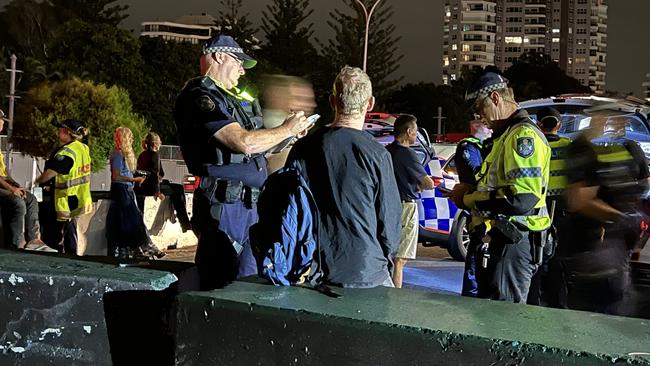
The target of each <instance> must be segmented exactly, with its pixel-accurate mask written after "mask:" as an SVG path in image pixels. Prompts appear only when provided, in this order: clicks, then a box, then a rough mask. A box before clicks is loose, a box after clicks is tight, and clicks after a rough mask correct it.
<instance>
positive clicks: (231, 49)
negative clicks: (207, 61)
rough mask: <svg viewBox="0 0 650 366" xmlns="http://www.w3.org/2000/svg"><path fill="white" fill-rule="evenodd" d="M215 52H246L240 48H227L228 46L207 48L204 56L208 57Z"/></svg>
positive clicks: (204, 50)
mask: <svg viewBox="0 0 650 366" xmlns="http://www.w3.org/2000/svg"><path fill="white" fill-rule="evenodd" d="M215 52H231V53H244V50H243V49H241V48H240V47H226V46H216V47H207V48H204V49H203V54H204V55H207V54H209V53H215Z"/></svg>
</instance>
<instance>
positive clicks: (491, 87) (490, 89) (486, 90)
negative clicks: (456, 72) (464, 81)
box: [465, 82, 508, 100]
mask: <svg viewBox="0 0 650 366" xmlns="http://www.w3.org/2000/svg"><path fill="white" fill-rule="evenodd" d="M507 87H508V83H506V82H503V83H496V84H492V85H488V86H484V87H482V88H481V89H479V90H477V91H475V92H474V93H470V94H467V96H466V97H465V100H472V99H476V98H478V97H479V96H481V95H484V94H489V93H491V92H493V91H495V90H499V89H505V88H507Z"/></svg>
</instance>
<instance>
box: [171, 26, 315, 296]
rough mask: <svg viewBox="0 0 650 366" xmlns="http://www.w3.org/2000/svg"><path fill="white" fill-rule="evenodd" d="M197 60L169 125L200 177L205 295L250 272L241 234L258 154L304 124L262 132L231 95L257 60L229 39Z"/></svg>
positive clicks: (249, 214) (198, 227) (297, 119)
mask: <svg viewBox="0 0 650 366" xmlns="http://www.w3.org/2000/svg"><path fill="white" fill-rule="evenodd" d="M200 61H201V75H202V76H201V77H197V78H194V79H191V80H190V81H188V82H187V84H186V85H185V87H184V88H183V90H182V91H181V93H180V95H179V96H178V99H177V100H176V108H175V110H174V118H175V120H176V126H177V128H178V134H179V142H180V147H181V151H182V153H183V157H184V159H185V162H186V164H187V167H188V169H189V171H190V173H192V174H194V175H197V176H199V177H200V184H199V188H198V189H197V190H196V191H195V192H194V206H193V212H194V214H193V217H192V229H193V230H194V232H195V233H196V235H197V237H198V239H199V242H198V248H197V252H196V258H195V262H196V264H197V267H198V270H199V275H200V278H201V287H202V288H203V289H210V288H216V287H222V286H224V285H226V284H228V283H229V282H231V281H233V280H234V279H235V278H237V276H240V277H242V276H248V275H252V274H256V273H257V266H256V264H255V258H254V257H253V254H252V251H251V248H250V243H249V240H248V229H249V227H250V226H251V225H252V224H253V223H255V222H256V221H257V212H256V210H255V202H256V199H257V195H258V193H259V188H260V187H261V186H262V184H263V183H264V181H265V179H266V176H267V171H266V164H267V163H266V158H265V157H264V153H265V152H266V151H267V150H269V149H271V148H273V147H274V146H275V145H277V144H279V143H280V142H282V141H284V140H286V139H288V138H291V137H294V136H298V135H300V134H301V133H303V132H304V131H305V130H306V129H307V128H308V127H309V126H310V123H309V122H308V121H307V119H306V118H305V116H304V113H303V112H302V111H297V112H296V113H294V114H291V115H290V116H289V117H288V118H287V119H286V120H285V121H284V123H283V124H281V125H280V126H278V127H276V128H272V129H262V119H261V113H260V112H259V111H260V108H259V104H258V103H257V101H256V100H254V99H253V98H251V97H250V96H248V95H246V94H245V93H241V92H240V91H239V90H238V89H237V88H236V87H237V84H238V80H239V78H240V77H241V76H242V75H244V73H245V71H244V70H245V69H249V68H251V67H253V66H255V64H256V63H257V61H255V60H254V59H253V58H252V57H250V56H248V55H247V54H245V53H244V51H243V50H242V48H241V47H240V46H239V45H238V44H237V42H235V40H233V38H232V37H229V36H224V35H217V36H216V37H214V38H212V39H210V40H209V41H208V42H207V43H206V44H205V45H204V47H203V51H202V56H201V60H200Z"/></svg>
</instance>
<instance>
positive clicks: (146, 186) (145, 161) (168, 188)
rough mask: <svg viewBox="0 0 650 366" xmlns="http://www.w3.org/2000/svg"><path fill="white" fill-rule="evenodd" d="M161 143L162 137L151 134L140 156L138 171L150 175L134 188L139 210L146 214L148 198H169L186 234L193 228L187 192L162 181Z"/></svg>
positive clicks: (163, 173) (180, 186)
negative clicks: (186, 201)
mask: <svg viewBox="0 0 650 366" xmlns="http://www.w3.org/2000/svg"><path fill="white" fill-rule="evenodd" d="M161 143H162V141H160V136H158V134H157V133H155V132H149V133H148V134H147V136H146V137H145V140H144V141H143V147H144V151H142V152H141V153H140V155H139V156H138V162H137V169H138V171H145V172H147V173H148V174H147V175H146V177H145V180H144V182H142V184H140V185H138V186H136V187H135V188H134V190H135V194H136V199H137V203H138V208H139V209H140V211H141V212H142V214H144V201H145V197H147V196H153V197H154V198H155V199H160V200H163V199H165V197H166V196H169V198H170V199H171V201H172V206H173V207H174V210H175V211H176V217H177V218H178V221H179V222H180V224H181V229H182V230H183V232H186V231H187V230H189V229H190V228H191V224H190V218H189V216H188V215H187V208H186V206H185V191H184V189H183V186H182V185H180V184H177V183H171V182H170V181H168V180H162V178H163V177H164V176H165V171H164V170H163V166H162V163H161V161H160V154H159V153H158V150H159V149H160V145H161ZM161 180H162V182H161Z"/></svg>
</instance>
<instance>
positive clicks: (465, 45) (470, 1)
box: [442, 0, 497, 84]
mask: <svg viewBox="0 0 650 366" xmlns="http://www.w3.org/2000/svg"><path fill="white" fill-rule="evenodd" d="M496 26H497V24H496V2H495V1H486V0H447V1H446V2H445V18H444V35H443V56H442V70H443V71H442V81H443V83H444V84H448V83H449V82H451V81H452V80H456V79H458V78H459V77H460V73H461V68H462V67H463V66H466V67H470V68H471V67H475V66H476V67H485V66H489V65H494V47H495V37H496Z"/></svg>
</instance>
